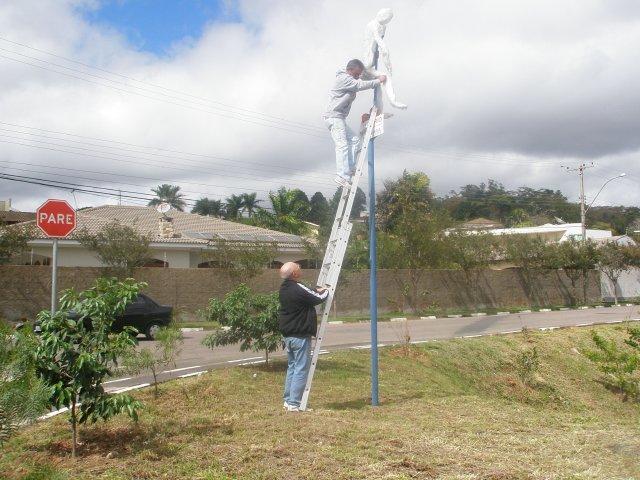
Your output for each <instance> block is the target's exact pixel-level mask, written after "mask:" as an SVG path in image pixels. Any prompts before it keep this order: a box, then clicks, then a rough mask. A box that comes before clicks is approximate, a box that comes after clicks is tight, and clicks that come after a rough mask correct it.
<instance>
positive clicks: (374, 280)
mask: <svg viewBox="0 0 640 480" xmlns="http://www.w3.org/2000/svg"><path fill="white" fill-rule="evenodd" d="M374 66H375V68H377V67H378V58H377V55H376V59H375V63H374ZM380 94H381V92H380V87H376V88H375V89H374V91H373V102H374V105H379V104H380V102H378V101H376V100H378V95H380ZM367 154H368V158H367V163H368V165H369V272H370V278H369V292H370V293H369V311H370V313H371V405H372V406H374V407H377V406H378V404H379V399H378V254H377V238H376V175H375V150H374V139H373V138H371V140H369V150H368V152H367Z"/></svg>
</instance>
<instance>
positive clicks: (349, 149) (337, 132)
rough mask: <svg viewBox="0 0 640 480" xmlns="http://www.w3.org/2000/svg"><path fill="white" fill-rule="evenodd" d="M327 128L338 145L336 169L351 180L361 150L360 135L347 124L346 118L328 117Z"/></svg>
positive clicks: (339, 174)
mask: <svg viewBox="0 0 640 480" xmlns="http://www.w3.org/2000/svg"><path fill="white" fill-rule="evenodd" d="M325 124H326V125H327V128H328V129H329V131H330V132H331V138H332V139H333V143H335V145H336V171H337V173H338V176H340V177H342V178H344V179H346V180H349V179H350V178H351V172H352V171H353V170H355V168H356V160H357V157H358V152H359V151H360V137H359V136H358V135H356V134H355V132H354V131H353V130H351V128H349V126H348V125H347V122H346V121H345V120H344V118H327V119H326V120H325Z"/></svg>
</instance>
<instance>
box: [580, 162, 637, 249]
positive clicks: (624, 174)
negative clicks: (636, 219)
mask: <svg viewBox="0 0 640 480" xmlns="http://www.w3.org/2000/svg"><path fill="white" fill-rule="evenodd" d="M626 176H627V174H626V173H621V174H619V175H616V176H615V177H612V178H610V179H609V180H607V181H606V182H604V183H603V184H602V186H601V187H600V190H598V193H596V196H595V197H593V200H591V203H590V204H589V206H588V207H587V208H586V209H584V211H583V213H582V220H581V222H582V241H583V242H586V241H587V226H586V223H585V222H586V216H587V212H588V211H589V209H590V208H591V206H592V205H593V202H595V201H596V199H597V198H598V195H600V192H602V190H603V189H604V187H605V186H606V185H607V183H609V182H611V181H613V180H615V179H616V178H622V177H626ZM582 201H583V202H584V195H583V196H582ZM583 205H584V203H583ZM583 208H584V207H583Z"/></svg>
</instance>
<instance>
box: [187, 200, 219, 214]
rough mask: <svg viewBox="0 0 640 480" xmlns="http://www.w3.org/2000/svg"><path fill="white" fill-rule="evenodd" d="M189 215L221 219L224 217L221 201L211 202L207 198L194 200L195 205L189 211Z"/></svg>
mask: <svg viewBox="0 0 640 480" xmlns="http://www.w3.org/2000/svg"><path fill="white" fill-rule="evenodd" d="M191 213H197V214H198V215H205V216H210V217H221V216H222V215H224V208H223V206H222V200H211V199H209V198H207V197H205V198H200V199H199V200H196V204H195V205H194V206H193V208H192V209H191Z"/></svg>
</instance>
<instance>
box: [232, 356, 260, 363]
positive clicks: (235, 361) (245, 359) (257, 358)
mask: <svg viewBox="0 0 640 480" xmlns="http://www.w3.org/2000/svg"><path fill="white" fill-rule="evenodd" d="M261 358H262V357H249V358H241V359H239V360H227V363H239V362H248V361H250V360H260V359H261Z"/></svg>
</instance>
